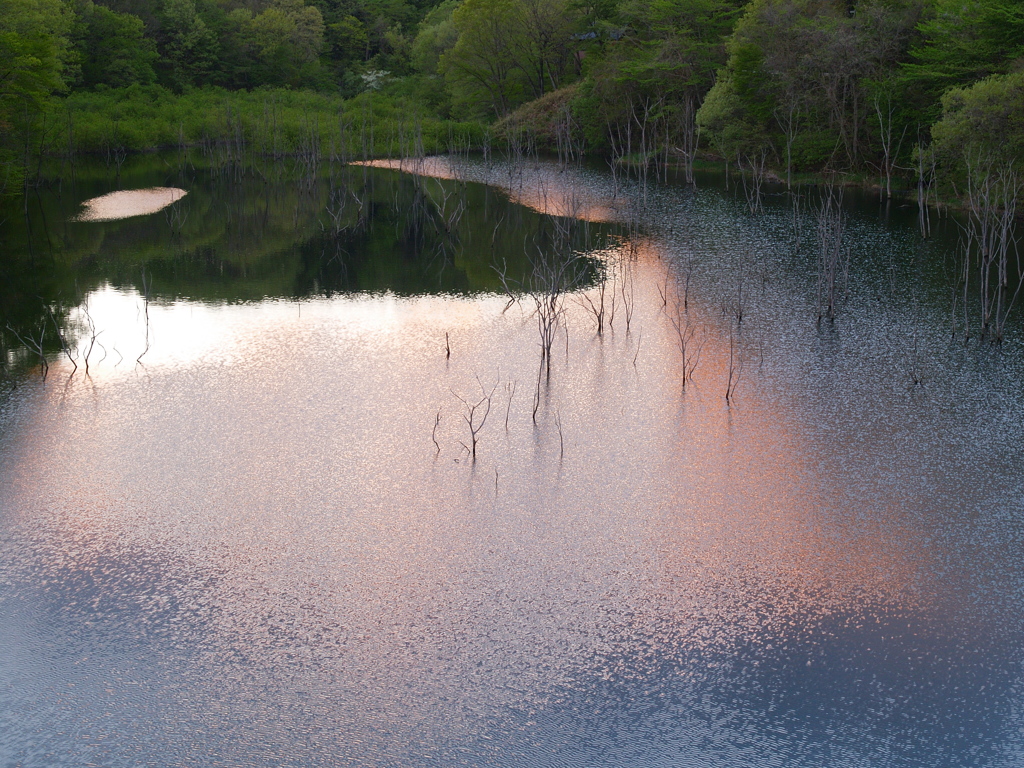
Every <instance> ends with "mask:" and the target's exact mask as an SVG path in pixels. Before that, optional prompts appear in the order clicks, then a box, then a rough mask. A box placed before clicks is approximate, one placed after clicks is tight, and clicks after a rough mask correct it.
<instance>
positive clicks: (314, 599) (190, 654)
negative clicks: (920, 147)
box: [0, 158, 1024, 768]
mask: <svg viewBox="0 0 1024 768" xmlns="http://www.w3.org/2000/svg"><path fill="white" fill-rule="evenodd" d="M420 170H425V171H426V172H427V173H430V174H433V175H436V176H447V177H448V178H442V179H438V178H423V177H419V176H416V175H412V174H409V173H406V172H403V171H399V170H389V169H381V168H358V169H349V170H348V171H345V172H344V173H339V176H338V178H336V179H334V181H333V182H332V181H331V179H329V178H326V177H324V178H320V179H319V180H317V181H315V182H314V183H307V182H304V181H303V180H301V179H296V178H292V177H289V176H288V175H287V174H286V173H284V172H282V175H281V177H280V178H273V177H272V176H270V175H269V174H268V176H267V178H266V179H265V180H264V179H262V178H261V179H259V180H258V181H254V180H253V179H252V178H250V177H245V178H243V179H236V178H234V177H233V176H232V175H231V174H230V173H224V172H216V171H215V170H212V169H209V168H205V169H199V170H197V169H196V168H195V167H193V166H191V165H190V166H188V167H185V166H183V165H180V164H178V165H176V164H175V161H174V159H173V158H172V159H171V160H169V161H164V160H161V162H160V163H156V162H154V161H153V160H152V159H150V160H148V161H144V162H140V163H139V164H138V166H137V167H135V168H131V167H126V169H125V171H124V173H123V175H122V177H121V179H120V181H118V180H116V179H112V178H109V177H107V176H105V175H102V174H95V175H89V174H88V173H85V172H82V173H81V174H80V175H79V178H78V179H77V180H76V181H75V182H74V183H71V182H70V181H69V182H68V183H66V184H65V185H64V186H63V187H62V188H60V189H53V190H48V191H47V192H46V193H45V194H41V195H40V197H39V198H37V199H34V200H33V201H31V202H32V205H31V210H30V219H29V222H28V225H26V224H25V223H24V222H22V221H21V220H19V219H17V218H16V217H14V218H11V219H10V220H9V221H8V222H7V223H6V224H4V230H3V232H4V237H5V238H6V239H7V247H5V249H4V250H5V253H7V254H10V255H9V256H5V258H6V259H7V260H6V261H5V262H4V270H5V274H4V294H3V296H2V299H3V307H4V312H5V322H6V323H7V324H8V326H9V328H8V333H7V336H6V337H5V345H6V346H5V347H4V350H3V351H4V353H5V355H6V371H7V374H6V377H5V378H4V380H3V381H4V383H3V384H2V394H0V649H2V652H0V765H3V766H54V765H58V766H84V765H99V766H138V765H153V766H171V765H174V766H179V765H180V766H185V765H200V766H258V765H279V766H320V765H323V766H341V765H356V766H410V767H411V766H438V767H447V766H616V767H618V766H673V767H675V766H687V767H688V766H699V767H704V766H725V767H727V768H732V767H736V768H740V767H745V766H750V767H752V768H753V767H755V766H756V767H758V768H761V767H763V766H786V767H787V768H790V767H796V768H804V767H806V768H812V767H813V768H817V767H819V766H837V767H841V768H847V767H849V768H854V767H857V768H861V767H864V768H873V767H875V766H878V767H880V768H888V767H890V766H895V767H902V766H907V767H909V766H922V767H924V766H951V767H954V766H992V767H997V768H1012V767H1013V766H1019V765H1021V764H1024V708H1022V704H1024V689H1022V683H1024V670H1022V668H1021V665H1022V659H1024V633H1022V629H1024V572H1022V568H1021V562H1022V556H1024V473H1022V471H1021V470H1022V468H1024V386H1022V382H1024V350H1022V345H1021V339H1022V338H1024V327H1022V325H1021V323H1020V322H1017V323H1016V324H1015V325H1014V326H1013V328H1012V329H1011V331H1010V337H1011V341H1010V342H1009V343H1008V344H1006V345H1004V348H1003V349H1002V350H1001V351H999V352H996V351H993V350H992V349H989V348H988V347H986V346H983V345H982V346H979V345H977V344H976V343H972V344H971V345H969V346H967V347H966V348H965V347H964V345H963V342H962V340H961V341H951V340H950V319H949V317H950V315H949V302H948V297H949V290H948V282H947V279H946V276H945V273H944V267H943V265H944V264H945V263H946V261H947V257H948V256H949V255H950V253H951V252H952V250H953V248H954V247H955V239H956V235H955V228H954V226H953V225H952V224H951V223H948V222H942V223H941V226H940V227H939V231H938V232H937V234H936V236H935V237H933V238H932V239H931V240H928V241H922V239H921V238H920V236H919V235H918V233H917V231H916V229H915V226H914V217H913V215H912V214H913V212H912V211H908V210H903V209H899V208H893V209H892V210H889V211H886V210H885V209H884V208H882V209H880V208H879V206H878V203H877V201H873V200H869V199H867V198H865V199H856V197H855V196H854V195H852V194H851V195H848V201H847V202H848V208H849V214H850V220H849V226H848V233H849V243H850V245H851V248H852V253H853V258H852V262H851V268H850V285H849V292H848V296H847V297H846V299H845V300H844V301H843V302H842V304H841V305H840V310H839V316H838V318H837V320H836V322H835V323H834V324H828V323H823V324H821V325H820V326H819V325H817V324H816V323H815V317H816V313H815V296H814V280H815V278H814V263H813V256H811V255H809V252H810V245H809V241H810V239H811V237H812V236H813V233H812V227H813V224H812V223H809V222H808V221H806V220H805V221H804V222H803V227H802V229H801V230H799V231H798V230H797V229H796V228H795V225H794V216H793V212H792V209H791V207H789V203H788V202H787V199H786V198H784V197H783V196H781V195H780V196H776V197H772V198H771V199H770V200H769V204H768V209H767V211H766V213H765V214H763V215H760V216H750V215H748V214H746V213H745V212H744V209H743V203H742V201H740V200H738V199H737V198H736V197H734V194H733V193H734V190H730V191H728V192H726V191H724V190H722V189H720V188H718V187H717V186H716V185H715V184H714V183H713V182H714V181H715V180H713V179H706V180H704V183H703V184H702V185H701V186H698V188H697V189H696V190H693V189H689V188H686V187H684V186H681V185H675V184H668V185H657V184H653V185H652V186H651V188H650V189H649V190H648V191H647V193H646V195H644V194H643V193H642V192H640V191H638V190H636V189H632V188H628V187H625V188H624V187H621V186H619V185H617V184H616V183H615V182H614V181H613V180H612V178H611V177H610V175H609V174H607V173H605V172H603V171H601V170H576V171H565V172H560V171H559V169H558V168H557V166H555V165H548V164H545V165H542V166H541V167H539V168H532V167H531V168H527V169H525V170H524V171H522V172H510V171H509V169H508V168H507V167H504V166H501V165H500V164H498V165H496V166H494V167H488V166H487V165H485V164H484V163H482V162H477V161H469V162H463V163H459V164H455V165H454V166H451V165H446V164H437V165H433V166H431V167H430V168H427V169H420ZM484 182H489V185H488V184H486V183H484ZM148 187H168V188H176V189H181V190H183V191H185V192H186V193H187V194H186V195H185V196H184V197H181V198H180V199H177V200H176V201H175V202H172V204H171V205H169V206H167V207H165V208H163V209H162V210H160V211H158V212H156V213H152V214H149V215H143V216H137V217H134V218H128V219H123V220H113V221H103V222H98V221H81V220H79V219H80V218H81V211H82V207H81V204H82V203H83V202H84V201H86V200H88V199H91V198H95V197H99V196H100V195H104V194H106V193H109V192H112V191H117V190H118V189H121V190H130V189H136V188H148ZM460 201H461V202H460ZM460 205H461V206H462V208H463V210H462V211H461V212H459V211H458V210H457V209H458V207H459V206H460ZM631 206H632V207H631ZM630 210H634V211H635V210H642V212H643V215H642V217H641V219H640V221H639V225H640V230H639V233H637V232H636V231H635V229H634V228H632V227H630V226H627V223H628V221H629V220H631V216H630V213H629V212H630ZM558 213H561V214H572V215H573V216H574V217H576V218H579V219H581V220H586V221H585V223H580V224H578V225H576V226H574V227H573V229H574V234H573V235H572V237H573V238H574V239H573V244H574V247H575V248H576V250H577V252H579V253H581V254H585V261H584V268H583V273H582V274H583V277H582V280H583V282H584V283H586V286H587V287H582V288H580V289H579V290H578V291H577V292H575V293H574V294H572V295H569V296H567V298H566V301H565V304H564V308H565V315H564V329H567V330H565V331H563V330H560V331H559V334H558V336H557V339H556V342H555V344H554V347H553V351H552V357H553V359H552V368H551V375H550V378H547V377H542V378H541V381H540V385H539V389H538V384H537V382H538V363H539V359H540V348H539V344H538V340H539V337H538V330H537V320H536V317H535V314H534V305H533V302H532V301H531V299H530V298H529V297H524V298H523V299H522V300H521V301H520V302H519V303H514V304H512V305H511V306H507V304H508V302H507V298H506V297H505V296H504V294H503V293H502V283H501V279H500V277H499V272H504V273H505V275H506V279H507V280H508V281H510V282H511V283H512V284H513V285H514V284H516V282H517V281H526V280H527V277H526V276H527V275H528V273H529V270H530V264H531V259H534V258H536V256H535V254H540V253H544V252H545V249H550V247H551V243H552V242H555V241H556V240H557V234H558V233H559V232H560V231H562V230H564V229H565V228H566V219H565V218H560V217H558V216H554V217H553V216H552V215H551V214H558ZM624 222H625V223H624ZM631 231H632V232H634V236H633V237H630V232H631ZM496 265H498V266H500V269H495V266H496ZM603 269H607V274H609V275H610V276H611V278H612V280H611V282H610V283H609V286H610V287H609V290H612V291H614V292H615V296H616V315H615V318H614V322H613V324H612V326H611V327H610V328H607V329H606V330H605V332H604V334H603V335H601V336H598V335H597V334H596V332H595V329H596V324H595V322H594V318H593V316H592V315H591V314H590V313H589V312H588V310H587V309H586V307H585V306H584V302H585V300H584V299H583V298H582V297H583V295H584V294H586V295H589V296H590V297H591V299H592V300H596V298H597V296H598V293H597V291H598V288H596V287H595V282H594V280H595V279H596V277H597V275H600V274H601V273H602V270H603ZM687 275H689V290H688V293H687V292H686V289H685V285H686V281H687ZM741 286H742V288H741ZM682 294H686V298H687V307H686V311H685V312H684V313H679V312H677V311H676V304H677V301H678V298H677V297H679V296H681V295H682ZM44 301H45V303H47V304H49V306H50V307H51V309H52V312H53V314H52V316H50V315H48V314H47V313H46V311H45V310H44ZM739 305H742V308H743V320H742V323H740V322H738V321H737V315H738V309H737V307H738V306H739ZM630 312H631V316H630V318H629V327H628V329H627V325H626V318H627V315H628V314H630ZM673 319H674V320H676V322H677V323H678V322H682V323H683V324H684V327H689V328H691V329H692V332H693V334H694V337H693V338H694V339H696V340H699V343H700V344H702V345H703V346H702V347H701V356H700V360H699V363H698V364H697V367H696V369H695V370H694V378H693V380H692V381H691V382H689V383H688V384H687V386H686V388H685V390H684V388H683V387H682V373H681V368H682V357H681V355H680V351H679V348H678V334H677V331H676V328H675V327H674V325H673V322H672V321H673ZM47 323H49V325H47ZM58 326H59V327H61V328H62V333H63V334H64V336H65V338H66V340H67V343H68V346H69V351H70V356H72V357H74V358H75V360H76V362H77V365H78V369H77V371H74V370H73V366H72V364H71V363H70V361H69V360H68V355H64V354H62V353H61V347H60V341H59V339H58V337H57V334H56V331H55V330H48V329H51V328H52V329H55V328H56V327H58ZM15 332H17V333H18V334H19V335H20V336H21V337H22V338H33V337H32V336H31V334H32V333H33V332H34V333H35V337H39V335H40V334H42V339H43V343H42V346H43V348H44V352H45V353H46V359H47V361H48V370H47V372H46V376H45V378H44V377H43V376H42V371H41V369H40V366H39V364H38V362H39V357H38V354H36V355H33V353H32V352H31V350H26V349H25V348H24V345H22V344H19V343H18V342H17V339H16V338H15V337H14V333H15ZM446 337H447V341H446ZM446 344H447V346H446ZM449 348H450V356H449V355H448V352H447V349H449ZM730 354H731V355H732V361H733V362H732V366H733V370H734V376H735V375H736V371H739V374H738V375H739V384H738V386H737V388H736V393H735V396H734V397H733V398H732V400H731V402H727V401H726V399H725V397H724V395H725V390H726V386H727V382H728V379H729V367H730ZM87 359H88V363H89V370H88V373H86V371H85V363H86V360H87ZM915 382H922V383H915ZM491 392H493V394H492V396H491V409H490V413H489V415H488V417H487V420H486V422H485V423H484V425H483V427H482V428H481V429H480V430H479V435H478V436H479V443H478V446H477V458H476V460H475V461H473V460H472V459H471V457H470V456H469V454H468V452H467V450H466V449H465V448H464V447H463V443H466V444H467V445H468V444H470V442H471V439H470V434H469V429H468V427H467V424H466V421H465V418H464V417H465V416H466V415H467V406H466V405H465V404H464V403H463V400H465V401H467V402H468V403H470V404H473V403H475V402H477V401H478V400H480V398H481V397H483V395H484V394H486V393H491ZM538 392H539V403H538V406H537V410H536V416H535V417H534V397H535V394H536V393H538ZM483 407H484V406H481V409H480V410H479V411H478V412H477V415H476V418H477V422H476V423H479V417H480V415H481V414H482V410H483Z"/></svg>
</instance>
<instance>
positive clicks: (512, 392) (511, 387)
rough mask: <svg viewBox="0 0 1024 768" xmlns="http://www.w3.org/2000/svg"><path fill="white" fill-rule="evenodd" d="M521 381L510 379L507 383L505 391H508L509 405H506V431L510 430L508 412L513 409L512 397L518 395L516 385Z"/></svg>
mask: <svg viewBox="0 0 1024 768" xmlns="http://www.w3.org/2000/svg"><path fill="white" fill-rule="evenodd" d="M517 386H519V381H518V380H516V381H510V382H508V383H507V384H505V392H507V393H508V405H506V406H505V431H506V432H508V414H509V411H511V410H512V398H513V397H515V396H516V387H517Z"/></svg>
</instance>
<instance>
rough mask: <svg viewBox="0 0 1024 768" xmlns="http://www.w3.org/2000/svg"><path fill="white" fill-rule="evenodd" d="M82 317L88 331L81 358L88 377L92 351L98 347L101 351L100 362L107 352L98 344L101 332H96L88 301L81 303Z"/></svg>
mask: <svg viewBox="0 0 1024 768" xmlns="http://www.w3.org/2000/svg"><path fill="white" fill-rule="evenodd" d="M82 315H83V317H84V318H85V325H86V329H87V330H88V340H89V341H88V344H87V346H86V347H85V349H84V350H83V351H82V358H83V359H84V361H85V375H86V376H88V375H89V358H90V357H92V353H93V350H94V349H95V348H96V346H97V345H98V346H99V347H100V349H102V350H103V357H102V358H101V359H100V362H103V360H105V359H106V358H107V350H106V347H104V346H103V345H102V344H100V343H99V341H98V339H99V335H100V334H101V333H103V331H98V330H96V321H95V320H93V317H92V313H91V312H90V311H89V300H88V299H86V300H85V301H84V302H83V303H82Z"/></svg>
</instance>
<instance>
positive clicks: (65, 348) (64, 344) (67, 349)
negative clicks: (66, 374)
mask: <svg viewBox="0 0 1024 768" xmlns="http://www.w3.org/2000/svg"><path fill="white" fill-rule="evenodd" d="M45 306H46V314H47V315H48V316H49V318H50V322H51V323H53V330H54V332H55V333H56V334H57V341H58V343H59V344H60V351H61V352H63V353H64V356H65V357H66V358H67V359H68V362H69V363H71V365H72V370H71V373H72V374H74V373H75V372H76V371H77V370H78V363H77V362H76V361H75V356H74V354H73V353H72V351H71V345H70V344H69V343H68V339H67V334H66V333H65V332H64V329H63V328H62V327H61V325H60V323H58V322H57V317H56V315H54V313H53V308H52V307H51V306H50V305H49V304H46V305H45ZM57 309H58V311H61V309H60V307H58V308H57Z"/></svg>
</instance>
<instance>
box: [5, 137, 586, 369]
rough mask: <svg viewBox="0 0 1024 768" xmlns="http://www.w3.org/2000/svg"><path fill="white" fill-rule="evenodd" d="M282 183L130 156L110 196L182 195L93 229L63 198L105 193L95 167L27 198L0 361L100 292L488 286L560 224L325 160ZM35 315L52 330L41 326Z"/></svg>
mask: <svg viewBox="0 0 1024 768" xmlns="http://www.w3.org/2000/svg"><path fill="white" fill-rule="evenodd" d="M289 174H290V172H289V169H288V167H287V166H285V165H283V164H282V165H279V166H276V171H275V172H274V173H273V174H269V173H267V174H264V175H263V177H259V176H254V175H249V176H243V177H238V176H235V175H232V174H224V173H219V172H217V171H216V169H213V170H211V171H210V172H204V171H203V170H202V169H200V170H196V169H195V168H194V167H191V166H186V165H182V164H180V163H179V164H167V163H163V162H162V159H161V158H159V157H149V158H138V159H134V160H133V161H132V163H129V164H127V165H126V166H125V168H124V169H123V172H122V174H121V184H122V185H123V187H125V188H145V187H147V186H165V185H168V184H172V185H176V186H180V187H182V188H184V189H187V190H188V195H186V196H185V197H184V198H183V199H182V200H179V201H178V202H176V203H175V204H173V205H172V206H170V207H169V208H167V209H165V210H164V211H163V212H162V213H160V214H157V215H154V216H144V217H138V218H133V219H125V220H120V221H108V222H101V223H82V222H75V221H73V219H74V217H75V214H77V212H78V201H79V200H82V199H87V198H90V197H95V196H98V195H100V194H104V193H106V192H108V191H110V189H109V186H110V183H111V181H110V179H109V178H108V176H107V173H106V170H105V169H104V168H103V167H102V165H100V167H99V168H98V169H96V170H95V171H94V172H93V173H92V174H91V175H90V172H89V170H88V169H87V168H80V169H79V170H78V171H77V172H76V174H75V175H74V177H73V178H72V179H70V180H69V181H68V184H67V185H66V186H62V187H61V188H54V189H52V190H49V191H45V192H44V193H42V194H40V195H38V196H36V197H34V198H33V199H32V200H31V201H30V202H31V205H30V206H29V213H28V216H27V218H25V217H22V218H21V219H18V218H17V217H15V218H14V219H12V221H10V222H9V224H8V226H7V230H8V233H9V237H8V238H7V242H8V243H9V245H10V247H9V249H8V255H7V258H6V260H5V261H4V262H3V264H2V265H0V269H2V271H3V277H4V278H5V279H4V281H3V286H2V288H0V312H2V315H0V328H3V329H4V330H3V334H2V337H3V340H2V342H0V344H2V345H3V351H4V360H5V361H6V360H8V359H9V358H11V359H12V360H13V358H12V354H13V355H14V357H19V359H23V360H27V359H29V358H33V355H32V354H29V352H32V351H33V350H34V358H33V359H35V360H36V361H37V362H38V361H39V360H45V359H46V358H47V356H50V357H51V359H52V356H53V355H55V354H59V353H60V352H61V350H62V349H64V348H65V347H67V346H70V347H72V348H73V347H74V346H75V345H74V343H73V342H74V339H75V337H76V333H77V332H76V330H75V329H74V328H71V327H69V323H68V321H67V311H66V309H65V308H73V307H76V306H78V305H80V304H81V303H82V301H83V300H84V297H86V296H87V295H88V294H89V293H90V292H91V291H93V290H96V289H97V288H99V287H101V286H103V285H105V284H109V285H111V286H113V287H115V288H118V289H122V290H128V291H135V292H137V293H138V294H139V295H140V296H141V295H143V294H146V295H149V296H151V297H152V298H153V299H154V300H155V301H173V300H177V299H181V298H187V299H189V300H199V301H252V300H261V299H264V298H268V297H288V298H301V297H307V296H322V295H326V296H329V295H333V294H334V293H338V292H349V291H366V292H383V291H391V292H394V293H397V294H400V295H414V294H422V293H437V292H441V293H477V292H488V291H490V292H498V291H500V290H501V283H500V280H499V278H498V275H497V274H496V273H495V270H494V268H493V265H494V264H496V263H503V264H506V265H507V268H508V269H509V271H510V273H511V274H514V275H516V276H517V277H525V276H526V275H528V274H529V273H530V270H531V268H532V266H533V265H532V261H531V259H530V256H529V254H530V253H533V252H535V251H536V249H537V248H544V247H550V246H551V243H553V242H555V241H556V240H557V239H558V237H557V234H558V230H559V229H560V227H562V226H563V225H562V224H561V223H560V222H559V221H556V220H554V219H552V218H550V217H547V216H544V215H542V214H539V213H536V212H534V211H530V210H526V209H523V208H521V207H520V206H517V205H514V204H512V203H510V202H509V201H508V199H507V198H505V197H504V196H503V195H502V194H501V193H499V192H496V191H495V190H493V189H492V188H490V187H485V186H481V185H476V184H469V183H467V182H465V181H464V180H460V179H452V180H440V179H430V178H424V177H420V176H414V175H410V174H404V173H400V172H397V171H389V170H380V169H373V168H367V167H353V166H337V165H335V166H332V167H331V168H330V169H329V172H328V171H326V170H325V172H324V173H323V174H321V176H320V177H318V178H317V179H316V181H315V183H312V184H308V183H302V184H300V183H297V182H298V180H296V179H292V178H291V176H290V175H289ZM292 175H294V174H292ZM270 179H274V181H273V182H272V181H270ZM303 179H305V180H306V181H308V177H307V176H304V177H303ZM293 182H294V183H293ZM8 233H5V234H8ZM601 234H602V233H600V232H597V231H596V230H595V228H591V231H589V232H588V233H587V235H586V236H583V235H579V236H576V237H575V238H574V240H573V241H572V246H573V247H574V248H576V249H577V250H585V249H586V248H587V247H588V245H589V243H590V242H592V241H593V242H596V241H597V240H598V239H599V236H600V235H601ZM595 235H597V236H598V237H595ZM143 274H145V275H146V285H145V286H143V284H142V275H143ZM50 313H52V314H53V315H54V316H55V317H56V318H57V322H56V324H54V323H53V322H50V323H49V325H47V324H46V323H44V322H43V320H48V315H49V314H50ZM7 326H10V328H7ZM50 326H52V327H50ZM65 336H66V338H65ZM19 337H20V338H19ZM31 339H35V345H34V346H33V343H31V342H30V340H31ZM15 350H20V351H18V352H15Z"/></svg>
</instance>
